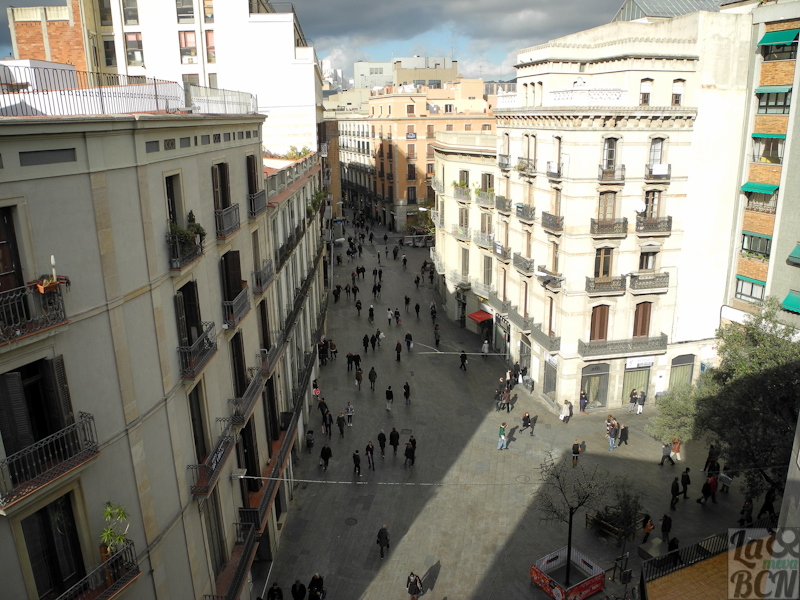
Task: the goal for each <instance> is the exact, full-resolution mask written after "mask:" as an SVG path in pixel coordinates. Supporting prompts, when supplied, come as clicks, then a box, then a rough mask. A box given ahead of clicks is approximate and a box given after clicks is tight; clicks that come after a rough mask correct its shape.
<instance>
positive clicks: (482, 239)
mask: <svg viewBox="0 0 800 600" xmlns="http://www.w3.org/2000/svg"><path fill="white" fill-rule="evenodd" d="M472 241H473V242H475V243H476V244H478V245H479V246H483V247H484V248H489V247H491V246H494V236H493V235H492V234H491V233H483V232H482V231H476V232H475V233H473V234H472Z"/></svg>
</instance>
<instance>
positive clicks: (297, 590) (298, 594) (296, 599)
mask: <svg viewBox="0 0 800 600" xmlns="http://www.w3.org/2000/svg"><path fill="white" fill-rule="evenodd" d="M292 600H306V586H304V585H303V584H302V583H300V580H299V579H295V581H294V585H293V586H292Z"/></svg>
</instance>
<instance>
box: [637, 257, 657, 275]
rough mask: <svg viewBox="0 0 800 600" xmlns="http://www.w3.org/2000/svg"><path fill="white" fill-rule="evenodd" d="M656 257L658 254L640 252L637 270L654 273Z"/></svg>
mask: <svg viewBox="0 0 800 600" xmlns="http://www.w3.org/2000/svg"><path fill="white" fill-rule="evenodd" d="M656 256H658V252H642V253H641V254H640V255H639V270H640V271H654V270H655V268H656Z"/></svg>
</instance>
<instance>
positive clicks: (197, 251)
mask: <svg viewBox="0 0 800 600" xmlns="http://www.w3.org/2000/svg"><path fill="white" fill-rule="evenodd" d="M167 248H168V249H169V268H170V270H171V271H179V270H180V269H182V268H183V267H185V266H186V265H188V264H189V263H190V262H192V261H193V260H194V259H195V258H197V257H198V256H200V255H201V254H202V253H203V242H201V241H200V236H196V237H195V238H194V240H193V241H191V242H186V241H183V240H181V238H180V237H179V236H177V235H167Z"/></svg>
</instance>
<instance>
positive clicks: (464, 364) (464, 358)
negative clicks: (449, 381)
mask: <svg viewBox="0 0 800 600" xmlns="http://www.w3.org/2000/svg"><path fill="white" fill-rule="evenodd" d="M436 345H437V346H438V345H439V340H438V339H437V340H436ZM459 358H460V359H461V366H460V367H458V368H459V369H464V370H465V371H466V370H467V353H466V352H464V351H463V350H462V351H461V356H460V357H459Z"/></svg>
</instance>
